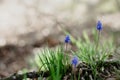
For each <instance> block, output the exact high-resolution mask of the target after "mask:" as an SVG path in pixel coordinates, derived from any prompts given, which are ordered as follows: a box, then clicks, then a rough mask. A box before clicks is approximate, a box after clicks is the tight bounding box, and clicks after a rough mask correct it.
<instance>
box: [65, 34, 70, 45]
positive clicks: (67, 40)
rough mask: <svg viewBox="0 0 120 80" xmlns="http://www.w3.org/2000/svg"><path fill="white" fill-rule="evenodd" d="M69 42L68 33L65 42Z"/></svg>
mask: <svg viewBox="0 0 120 80" xmlns="http://www.w3.org/2000/svg"><path fill="white" fill-rule="evenodd" d="M69 42H70V36H69V35H67V36H66V37H65V43H69Z"/></svg>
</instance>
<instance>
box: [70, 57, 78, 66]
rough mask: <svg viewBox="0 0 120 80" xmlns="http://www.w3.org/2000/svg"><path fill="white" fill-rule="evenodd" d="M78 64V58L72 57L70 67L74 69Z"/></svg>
mask: <svg viewBox="0 0 120 80" xmlns="http://www.w3.org/2000/svg"><path fill="white" fill-rule="evenodd" d="M78 62H79V60H78V57H77V56H74V57H73V59H72V62H71V63H72V65H73V66H74V67H76V66H77V64H78Z"/></svg>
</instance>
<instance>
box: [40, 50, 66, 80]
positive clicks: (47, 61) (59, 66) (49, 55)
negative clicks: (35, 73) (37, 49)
mask: <svg viewBox="0 0 120 80" xmlns="http://www.w3.org/2000/svg"><path fill="white" fill-rule="evenodd" d="M38 56H39V60H40V62H41V63H42V67H41V68H44V70H45V71H49V74H50V77H49V80H56V79H57V80H61V78H62V77H63V75H64V74H66V70H67V69H66V66H67V65H68V57H67V56H66V57H65V55H64V50H63V49H62V48H57V49H55V50H52V49H45V50H43V51H42V52H41V53H40V55H38ZM41 68H40V70H41Z"/></svg>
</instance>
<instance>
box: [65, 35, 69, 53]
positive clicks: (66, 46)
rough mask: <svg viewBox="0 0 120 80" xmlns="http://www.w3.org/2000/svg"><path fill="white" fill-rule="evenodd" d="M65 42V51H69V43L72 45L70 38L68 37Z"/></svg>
mask: <svg viewBox="0 0 120 80" xmlns="http://www.w3.org/2000/svg"><path fill="white" fill-rule="evenodd" d="M64 41H65V50H66V51H67V50H68V46H69V45H68V43H70V36H69V35H67V36H66V37H65V40H64Z"/></svg>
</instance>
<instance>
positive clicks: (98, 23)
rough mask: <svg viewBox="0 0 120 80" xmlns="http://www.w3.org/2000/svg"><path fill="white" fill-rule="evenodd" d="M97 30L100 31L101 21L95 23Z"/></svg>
mask: <svg viewBox="0 0 120 80" xmlns="http://www.w3.org/2000/svg"><path fill="white" fill-rule="evenodd" d="M96 28H97V30H99V31H101V30H102V23H101V21H98V22H97V26H96Z"/></svg>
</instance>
